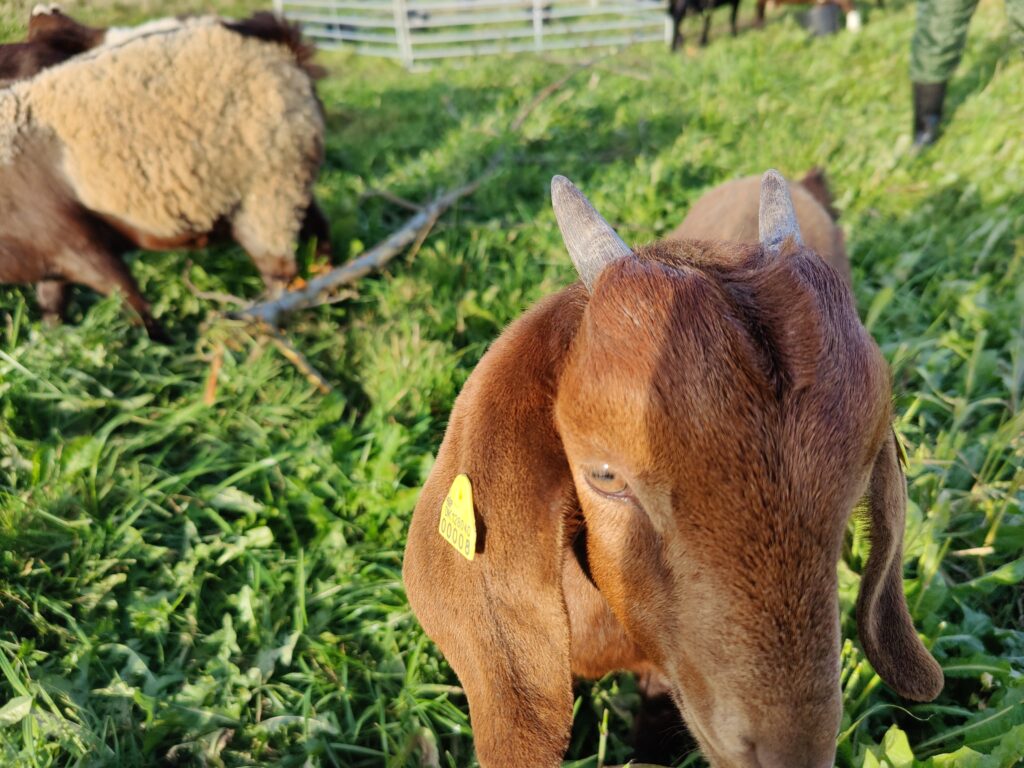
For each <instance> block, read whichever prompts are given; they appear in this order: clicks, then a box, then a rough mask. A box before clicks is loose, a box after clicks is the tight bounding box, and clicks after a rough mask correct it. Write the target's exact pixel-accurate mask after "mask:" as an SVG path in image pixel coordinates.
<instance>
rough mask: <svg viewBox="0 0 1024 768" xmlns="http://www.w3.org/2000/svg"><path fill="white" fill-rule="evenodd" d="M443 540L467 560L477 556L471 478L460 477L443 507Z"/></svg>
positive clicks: (440, 527) (455, 481) (453, 485)
mask: <svg viewBox="0 0 1024 768" xmlns="http://www.w3.org/2000/svg"><path fill="white" fill-rule="evenodd" d="M437 530H438V532H439V533H440V534H441V538H443V539H444V540H445V541H447V542H448V543H449V544H451V545H452V546H453V547H455V550H456V551H457V552H458V553H459V554H460V555H462V556H463V557H464V558H466V559H467V560H472V559H473V555H474V554H476V519H475V518H474V517H473V488H472V487H471V486H470V484H469V478H468V477H466V476H465V475H458V476H457V477H456V478H455V480H454V482H452V487H451V489H450V490H449V491H448V497H447V498H446V499H445V500H444V504H442V505H441V523H440V525H439V526H438V528H437Z"/></svg>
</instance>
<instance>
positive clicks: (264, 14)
mask: <svg viewBox="0 0 1024 768" xmlns="http://www.w3.org/2000/svg"><path fill="white" fill-rule="evenodd" d="M223 23H224V26H225V27H227V28H228V29H230V30H231V31H232V32H237V33H238V34H240V35H242V36H243V37H255V38H256V39H257V40H263V41H264V42H267V43H277V44H279V45H284V46H286V47H287V48H288V50H290V51H291V52H292V54H293V55H294V56H295V63H296V64H298V65H299V67H301V68H302V70H303V71H304V72H305V73H306V74H307V75H309V76H310V77H311V78H313V79H318V78H321V77H323V76H324V75H325V74H326V73H327V72H326V70H325V69H324V68H323V67H319V66H317V65H316V64H314V63H313V57H314V56H315V55H316V46H314V45H312V44H311V43H308V42H306V41H305V40H304V39H303V37H302V30H301V29H300V27H299V25H298V24H292V23H290V22H288V21H286V20H285V19H283V18H281V17H280V16H277V15H275V14H273V13H270V12H269V11H258V12H257V13H254V14H253V15H252V16H250V17H249V18H248V19H243V20H242V21H225V22H223Z"/></svg>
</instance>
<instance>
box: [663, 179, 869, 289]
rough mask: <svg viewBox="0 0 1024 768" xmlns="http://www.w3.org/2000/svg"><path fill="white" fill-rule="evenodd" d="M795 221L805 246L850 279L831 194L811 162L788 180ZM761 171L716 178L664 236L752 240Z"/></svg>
mask: <svg viewBox="0 0 1024 768" xmlns="http://www.w3.org/2000/svg"><path fill="white" fill-rule="evenodd" d="M789 191H790V194H791V195H792V196H793V206H794V208H795V209H796V218H797V222H798V223H799V224H800V232H801V233H802V235H803V239H804V242H805V243H806V244H807V247H808V248H810V249H811V250H812V251H814V252H815V253H817V254H819V255H820V256H822V257H823V258H824V259H825V261H827V262H828V263H829V264H831V265H832V267H834V268H835V270H836V271H837V272H839V274H840V275H842V276H843V279H844V280H846V282H847V284H850V260H849V258H848V257H847V255H846V244H845V240H844V238H843V230H842V229H840V228H839V226H838V225H837V224H836V218H837V217H836V215H835V213H834V210H832V196H831V194H830V193H829V191H828V183H827V182H826V181H825V176H824V173H823V172H822V171H820V170H819V169H817V168H815V169H813V170H811V171H810V172H808V174H807V175H806V176H805V177H804V178H803V179H802V180H801V181H799V182H792V181H791V182H790V183H789ZM760 194H761V177H760V176H745V177H743V178H741V179H733V180H731V181H727V182H725V183H724V184H719V185H718V186H717V187H715V188H714V189H712V190H710V191H709V192H707V193H705V194H704V195H703V196H702V197H701V198H700V199H699V200H698V201H697V202H696V203H694V204H693V205H692V206H691V207H690V212H689V213H688V214H687V216H686V218H685V219H683V223H682V224H680V225H679V226H678V227H677V228H676V229H675V231H673V232H672V234H671V235H669V239H670V240H734V241H737V242H741V243H756V242H757V207H758V200H759V199H760Z"/></svg>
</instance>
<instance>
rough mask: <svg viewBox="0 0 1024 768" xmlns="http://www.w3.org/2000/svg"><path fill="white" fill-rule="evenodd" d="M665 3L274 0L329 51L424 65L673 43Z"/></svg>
mask: <svg viewBox="0 0 1024 768" xmlns="http://www.w3.org/2000/svg"><path fill="white" fill-rule="evenodd" d="M665 7H666V2H665V0H274V10H275V11H277V13H279V14H283V15H285V16H287V17H288V18H289V19H291V20H292V21H297V22H299V23H300V24H301V25H302V27H303V31H304V32H305V33H306V35H308V36H309V37H310V38H312V39H313V40H315V41H316V43H317V44H318V45H319V46H321V47H324V48H332V47H339V46H346V47H350V48H353V49H354V50H356V51H358V52H359V53H363V54H367V55H370V56H385V57H387V58H392V59H398V60H399V61H401V62H402V63H404V64H405V65H406V66H412V65H413V64H415V63H417V62H424V61H430V60H436V59H448V58H455V57H460V56H483V55H487V54H495V53H516V52H522V51H549V50H559V49H567V48H586V47H592V46H621V45H629V44H632V43H640V42H647V41H651V40H671V37H670V35H671V27H670V25H669V22H668V16H667V15H666V13H665Z"/></svg>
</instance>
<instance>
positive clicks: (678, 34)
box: [668, 0, 740, 51]
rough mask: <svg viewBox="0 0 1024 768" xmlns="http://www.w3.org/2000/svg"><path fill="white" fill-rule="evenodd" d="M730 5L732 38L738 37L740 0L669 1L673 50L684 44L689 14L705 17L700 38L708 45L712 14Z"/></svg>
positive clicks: (702, 43) (702, 42)
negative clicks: (683, 28)
mask: <svg viewBox="0 0 1024 768" xmlns="http://www.w3.org/2000/svg"><path fill="white" fill-rule="evenodd" d="M724 5H728V6H730V7H731V8H732V13H731V14H730V15H729V24H730V26H731V28H732V36H733V37H736V34H737V27H736V16H737V15H738V14H739V11H740V0H669V2H668V15H669V16H671V17H672V28H673V32H672V50H673V51H674V50H677V49H678V48H679V46H681V45H682V44H683V32H682V24H683V18H684V17H685V16H686V15H687V14H688V13H689V14H694V13H700V14H701V15H702V16H703V17H704V32H703V33H702V34H701V36H700V44H701V45H707V44H708V33H709V32H710V31H711V12H712V11H713V10H714V9H715V8H721V7H722V6H724Z"/></svg>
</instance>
